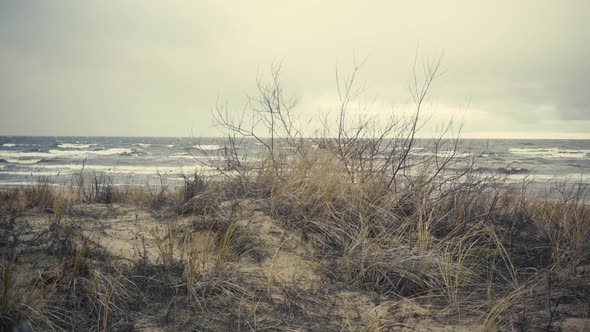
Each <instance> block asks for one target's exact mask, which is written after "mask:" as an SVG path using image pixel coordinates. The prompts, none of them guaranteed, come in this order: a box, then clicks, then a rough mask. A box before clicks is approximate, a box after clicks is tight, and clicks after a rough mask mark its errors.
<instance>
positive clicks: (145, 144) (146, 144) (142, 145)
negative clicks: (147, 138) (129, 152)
mask: <svg viewBox="0 0 590 332" xmlns="http://www.w3.org/2000/svg"><path fill="white" fill-rule="evenodd" d="M133 146H141V147H144V148H147V147H150V146H152V145H151V144H148V143H135V144H133Z"/></svg>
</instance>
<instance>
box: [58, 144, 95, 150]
mask: <svg viewBox="0 0 590 332" xmlns="http://www.w3.org/2000/svg"><path fill="white" fill-rule="evenodd" d="M92 145H95V144H78V143H62V144H59V145H58V146H57V147H58V148H60V149H88V148H89V147H91V146H92Z"/></svg>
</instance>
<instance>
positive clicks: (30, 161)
mask: <svg viewBox="0 0 590 332" xmlns="http://www.w3.org/2000/svg"><path fill="white" fill-rule="evenodd" d="M4 160H6V161H7V162H9V163H11V164H24V165H28V164H36V163H38V162H40V161H41V160H43V159H12V158H8V159H4Z"/></svg>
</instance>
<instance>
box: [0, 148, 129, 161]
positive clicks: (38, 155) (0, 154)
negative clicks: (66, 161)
mask: <svg viewBox="0 0 590 332" xmlns="http://www.w3.org/2000/svg"><path fill="white" fill-rule="evenodd" d="M133 151H134V150H132V149H124V148H112V149H106V150H49V151H48V152H23V151H0V159H6V161H9V162H13V163H17V164H32V163H35V162H39V161H41V160H43V159H51V158H54V157H76V158H83V157H85V156H90V155H96V156H112V155H126V154H130V153H133ZM10 160H12V161H10ZM33 160H35V161H33Z"/></svg>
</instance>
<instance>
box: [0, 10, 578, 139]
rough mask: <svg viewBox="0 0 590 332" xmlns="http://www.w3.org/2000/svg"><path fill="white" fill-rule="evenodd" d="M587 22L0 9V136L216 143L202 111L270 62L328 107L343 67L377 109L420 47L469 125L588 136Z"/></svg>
mask: <svg viewBox="0 0 590 332" xmlns="http://www.w3.org/2000/svg"><path fill="white" fill-rule="evenodd" d="M587 12H590V2H587V1H584V0H578V1H570V2H568V3H567V4H565V3H556V2H552V1H543V3H540V2H538V1H532V0H526V1H519V2H513V1H496V2H491V3H487V4H481V3H474V2H472V1H467V0H461V1H452V2H439V1H415V2H408V1H381V0H373V1H369V2H364V3H362V4H361V3H359V2H355V1H323V2H319V3H318V2H312V1H297V2H289V3H279V2H276V1H270V0H268V1H267V0H265V1H250V2H243V1H228V2H223V3H220V2H216V1H196V2H188V1H181V0H171V1H166V2H145V1H139V0H134V1H124V2H104V1H73V0H70V1H59V2H41V3H39V2H37V1H28V0H22V1H17V2H8V1H0V117H1V118H2V119H3V121H2V122H0V134H2V133H3V134H50V135H172V136H176V135H186V134H187V133H189V132H192V133H193V134H195V135H215V134H216V131H215V129H213V128H211V117H210V115H209V110H210V108H211V107H213V106H214V104H215V102H216V101H217V100H218V99H220V100H227V101H228V102H229V104H230V105H231V106H233V107H235V108H236V109H241V108H242V106H243V103H244V100H245V95H247V94H252V93H255V79H256V76H257V75H258V74H264V73H265V72H268V70H267V69H268V68H269V66H270V64H271V63H273V62H275V63H276V62H282V63H283V65H284V68H283V79H284V85H285V89H286V90H287V91H289V92H290V93H291V94H293V95H295V96H300V97H302V103H301V108H305V107H308V108H314V107H316V105H319V104H321V103H324V104H325V102H324V101H325V100H331V99H334V98H335V97H336V87H335V71H336V69H337V68H338V70H339V71H340V73H341V74H343V75H344V74H345V73H346V72H347V71H348V70H349V69H350V68H351V66H352V62H353V56H354V57H355V58H356V59H357V61H359V62H360V61H362V60H364V59H366V60H367V61H366V64H365V65H364V67H363V69H362V72H361V77H360V80H361V81H362V82H365V84H366V87H367V90H368V95H367V99H371V100H372V99H374V98H376V99H378V100H379V103H380V104H383V105H386V106H384V107H377V108H376V109H379V110H381V109H384V110H386V109H390V107H391V105H399V104H404V103H405V102H406V101H407V100H408V98H409V94H408V91H407V82H408V79H409V78H410V77H411V68H412V63H413V60H414V55H415V52H416V49H417V48H418V49H419V50H420V52H421V54H424V55H425V56H436V55H437V54H439V52H440V51H441V50H444V51H445V57H444V59H443V66H444V67H445V69H446V74H445V75H444V76H443V77H442V78H441V79H439V80H438V81H437V82H436V84H435V86H434V89H433V96H435V97H436V100H437V102H438V103H439V104H440V105H443V107H444V108H445V109H447V110H448V109H463V111H464V112H465V113H467V112H466V111H465V105H466V104H468V105H470V107H471V108H473V111H472V112H471V113H473V114H479V116H475V117H473V118H470V117H469V116H466V120H465V121H472V123H470V124H469V126H471V127H472V128H480V127H485V126H486V125H487V124H489V118H490V117H491V118H500V119H502V121H501V123H498V124H497V125H498V126H503V127H504V128H511V129H510V130H515V131H518V130H527V131H530V130H534V127H531V125H530V124H533V125H537V126H541V125H543V126H547V124H544V123H545V122H544V121H554V122H555V123H556V125H557V126H559V127H558V128H556V129H555V130H554V131H557V132H559V131H563V132H571V131H575V130H578V131H580V132H583V129H580V128H581V127H580V124H581V123H585V121H587V120H590V99H589V98H590V97H589V95H590V94H588V93H587V91H586V90H587V87H588V86H589V83H590V82H589V77H590V63H589V61H590V60H589V59H590V44H588V43H587V42H585V38H586V37H587V36H586V31H588V28H589V26H588V24H589V23H588V22H587V19H585V17H584V15H585V13H587ZM302 112H304V113H306V112H308V113H313V112H314V110H313V109H312V110H309V109H302ZM443 113H445V114H447V113H449V112H443ZM482 114H487V115H486V116H483V115H482ZM441 120H442V119H441ZM491 130H492V131H493V130H494V129H491ZM497 130H498V131H502V130H503V129H502V128H497Z"/></svg>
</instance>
